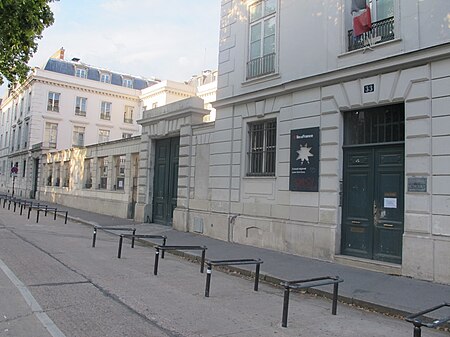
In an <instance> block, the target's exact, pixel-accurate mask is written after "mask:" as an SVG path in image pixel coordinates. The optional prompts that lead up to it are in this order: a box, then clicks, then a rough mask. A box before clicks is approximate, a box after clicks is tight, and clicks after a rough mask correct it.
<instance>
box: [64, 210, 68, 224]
mask: <svg viewBox="0 0 450 337" xmlns="http://www.w3.org/2000/svg"><path fill="white" fill-rule="evenodd" d="M68 214H69V211H66V218H65V220H64V224H65V225H67V215H68Z"/></svg>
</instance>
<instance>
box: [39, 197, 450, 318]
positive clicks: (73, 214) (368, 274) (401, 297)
mask: <svg viewBox="0 0 450 337" xmlns="http://www.w3.org/2000/svg"><path fill="white" fill-rule="evenodd" d="M46 204H48V205H49V206H50V205H52V206H56V207H58V209H61V210H62V209H64V210H68V211H69V219H70V220H73V221H78V222H81V223H85V224H89V225H92V226H93V225H101V226H133V227H136V228H137V234H164V235H166V236H167V237H168V241H167V242H168V243H167V244H169V245H177V244H182V245H205V246H207V247H208V250H207V253H206V258H207V259H228V258H261V259H262V260H263V261H264V263H263V264H262V265H261V277H262V279H265V280H266V281H269V282H271V283H275V284H279V283H280V282H281V281H282V280H298V279H307V278H312V277H320V276H335V275H338V276H340V277H341V278H343V279H344V282H343V283H341V284H340V286H339V296H340V297H341V298H342V300H343V301H345V302H348V303H353V304H356V305H360V306H363V307H366V308H369V309H376V310H378V311H380V312H385V313H389V314H396V315H402V316H403V315H405V314H407V313H414V312H418V311H422V310H424V309H426V308H429V307H433V306H435V305H437V304H441V303H443V302H450V286H449V285H442V284H437V283H433V282H427V281H420V280H416V279H411V278H407V277H402V276H393V275H388V274H384V273H379V272H373V271H368V270H364V269H359V268H354V267H349V266H345V265H340V264H337V263H331V262H325V261H319V260H315V259H310V258H304V257H300V256H295V255H290V254H285V253H280V252H276V251H272V250H268V249H262V248H256V247H251V246H246V245H241V244H236V243H230V242H225V241H220V240H216V239H212V238H209V237H206V236H203V235H198V234H195V233H185V232H179V231H176V230H173V229H172V228H170V227H166V226H161V225H157V224H148V223H136V222H134V221H131V220H126V219H121V218H116V217H111V216H107V215H102V214H98V213H93V212H88V211H83V210H79V209H75V208H70V207H66V206H62V205H57V204H51V203H46ZM99 234H100V233H99ZM100 235H101V234H100ZM127 246H128V245H126V246H125V248H124V254H126V249H127ZM186 255H193V256H197V254H196V252H192V253H190V252H187V253H186ZM449 261H450V260H449ZM449 268H450V262H449ZM236 269H238V270H241V271H242V272H243V273H244V274H248V272H249V271H254V266H249V267H248V268H246V266H242V267H239V268H236ZM320 290H321V291H323V292H324V293H325V294H331V293H332V287H331V286H327V287H321V288H320ZM439 315H443V316H444V315H445V316H446V317H448V316H450V314H449V312H448V311H447V312H445V313H444V314H442V312H441V313H439Z"/></svg>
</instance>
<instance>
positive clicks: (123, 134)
mask: <svg viewBox="0 0 450 337" xmlns="http://www.w3.org/2000/svg"><path fill="white" fill-rule="evenodd" d="M131 136H133V134H132V133H128V132H124V133H122V139H125V138H131Z"/></svg>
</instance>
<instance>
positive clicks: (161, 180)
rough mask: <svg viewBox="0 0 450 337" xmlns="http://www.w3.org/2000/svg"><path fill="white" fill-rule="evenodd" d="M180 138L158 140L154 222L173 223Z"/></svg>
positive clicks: (154, 183)
mask: <svg viewBox="0 0 450 337" xmlns="http://www.w3.org/2000/svg"><path fill="white" fill-rule="evenodd" d="M179 148H180V138H178V137H176V138H167V139H161V140H157V141H156V144H155V175H154V181H153V222H155V223H159V224H162V225H169V226H170V225H172V220H173V210H174V209H175V207H177V190H178V157H179Z"/></svg>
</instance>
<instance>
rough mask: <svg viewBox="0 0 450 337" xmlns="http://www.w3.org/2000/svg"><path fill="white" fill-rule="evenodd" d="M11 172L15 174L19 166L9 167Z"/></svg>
mask: <svg viewBox="0 0 450 337" xmlns="http://www.w3.org/2000/svg"><path fill="white" fill-rule="evenodd" d="M11 173H12V174H17V173H19V168H18V167H17V166H13V167H11Z"/></svg>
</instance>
